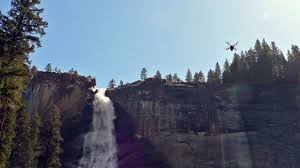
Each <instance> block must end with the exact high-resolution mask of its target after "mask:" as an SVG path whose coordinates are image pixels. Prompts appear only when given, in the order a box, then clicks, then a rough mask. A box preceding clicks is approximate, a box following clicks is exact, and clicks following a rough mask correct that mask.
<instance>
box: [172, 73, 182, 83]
mask: <svg viewBox="0 0 300 168" xmlns="http://www.w3.org/2000/svg"><path fill="white" fill-rule="evenodd" d="M180 81H181V80H180V78H179V77H178V75H177V73H175V74H174V75H173V82H174V83H179V82H180Z"/></svg>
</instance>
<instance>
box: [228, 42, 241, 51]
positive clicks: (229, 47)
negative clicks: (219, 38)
mask: <svg viewBox="0 0 300 168" xmlns="http://www.w3.org/2000/svg"><path fill="white" fill-rule="evenodd" d="M226 43H227V44H228V47H227V48H226V50H230V51H233V50H236V47H235V46H236V45H238V44H239V42H236V43H235V44H233V45H232V44H230V43H229V42H226Z"/></svg>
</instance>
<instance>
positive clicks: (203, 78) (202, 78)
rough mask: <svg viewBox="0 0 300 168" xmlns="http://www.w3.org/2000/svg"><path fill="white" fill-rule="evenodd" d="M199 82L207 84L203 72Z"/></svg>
mask: <svg viewBox="0 0 300 168" xmlns="http://www.w3.org/2000/svg"><path fill="white" fill-rule="evenodd" d="M199 82H201V83H205V76H204V74H203V72H202V71H200V72H199Z"/></svg>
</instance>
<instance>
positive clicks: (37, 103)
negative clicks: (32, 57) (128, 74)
mask: <svg viewBox="0 0 300 168" xmlns="http://www.w3.org/2000/svg"><path fill="white" fill-rule="evenodd" d="M94 85H95V81H94V80H91V79H88V78H85V77H82V76H78V75H72V74H67V73H63V74H57V73H47V72H39V73H38V74H37V75H35V77H34V78H33V79H32V81H31V83H30V85H29V87H28V89H27V92H26V100H27V104H28V108H29V111H30V113H31V114H33V113H39V114H40V116H41V120H42V123H41V124H42V127H43V123H44V122H43V121H45V120H46V119H47V117H48V116H49V112H50V111H51V109H52V108H56V109H58V110H59V112H60V114H61V119H62V128H61V133H62V137H63V139H64V141H63V144H62V148H63V154H62V165H63V167H68V168H75V167H77V164H78V160H79V159H80V158H81V156H82V148H83V140H84V139H83V138H84V134H85V133H86V132H88V131H89V129H90V128H91V120H92V113H93V106H92V102H93V97H94V93H93V92H92V91H91V90H90V88H91V87H92V86H94Z"/></svg>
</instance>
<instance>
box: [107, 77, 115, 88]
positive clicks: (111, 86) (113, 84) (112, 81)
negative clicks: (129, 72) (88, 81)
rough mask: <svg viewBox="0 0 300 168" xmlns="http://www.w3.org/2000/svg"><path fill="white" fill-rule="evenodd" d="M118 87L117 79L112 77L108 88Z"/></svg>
mask: <svg viewBox="0 0 300 168" xmlns="http://www.w3.org/2000/svg"><path fill="white" fill-rule="evenodd" d="M115 87H116V81H115V80H114V79H111V80H110V81H109V83H108V88H110V89H111V88H115Z"/></svg>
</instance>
